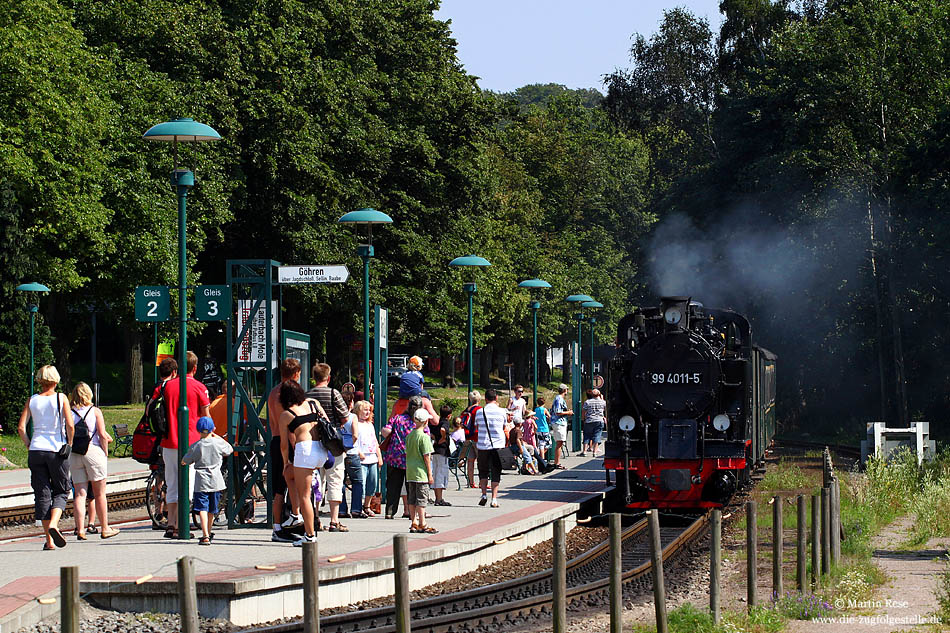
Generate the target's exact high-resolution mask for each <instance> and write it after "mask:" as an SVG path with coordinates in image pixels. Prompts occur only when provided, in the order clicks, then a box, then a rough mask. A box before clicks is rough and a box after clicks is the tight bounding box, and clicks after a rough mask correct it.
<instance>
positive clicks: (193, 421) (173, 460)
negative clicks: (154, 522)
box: [162, 352, 211, 538]
mask: <svg viewBox="0 0 950 633" xmlns="http://www.w3.org/2000/svg"><path fill="white" fill-rule="evenodd" d="M186 357H187V359H188V375H187V378H186V381H187V382H186V384H187V391H188V400H187V404H188V445H189V446H191V445H192V444H194V443H195V442H197V441H198V440H199V439H201V435H199V433H198V427H197V424H198V418H200V417H203V416H206V415H208V413H209V411H210V408H211V400H210V399H209V398H208V388H207V387H205V386H204V385H203V384H202V383H200V382H198V381H197V380H195V371H196V370H197V369H198V357H197V356H196V355H195V354H194V352H188V353H187V354H186ZM180 389H181V387H180V381H179V380H169V381H168V382H167V383H166V384H165V406H166V407H167V409H166V411H165V414H166V415H167V416H168V437H166V438H165V439H164V440H162V458H163V459H164V460H165V485H166V492H165V501H166V502H167V506H168V529H167V530H165V538H177V537H178V459H179V458H178V406H179V399H178V398H179V393H180ZM194 485H195V467H194V466H189V467H188V498H189V499H190V498H191V497H192V493H193V490H194Z"/></svg>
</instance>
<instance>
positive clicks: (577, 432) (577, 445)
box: [564, 294, 594, 452]
mask: <svg viewBox="0 0 950 633" xmlns="http://www.w3.org/2000/svg"><path fill="white" fill-rule="evenodd" d="M564 300H565V301H567V302H568V303H576V304H578V305H579V306H581V305H583V303H584V302H585V301H593V300H594V298H593V297H591V296H590V295H580V294H577V295H570V296H568V297H565V299H564ZM583 324H584V313H583V312H578V313H577V354H571V371H572V373H571V382H572V383H573V384H572V385H571V387H572V389H571V410H572V411H573V412H574V419H573V424H572V425H571V450H573V451H575V452H576V451H580V450H581V413H580V411H581V375H580V371H581V362H580V353H581V327H583ZM575 359H576V360H575ZM574 385H577V388H576V389H574V388H573V387H574Z"/></svg>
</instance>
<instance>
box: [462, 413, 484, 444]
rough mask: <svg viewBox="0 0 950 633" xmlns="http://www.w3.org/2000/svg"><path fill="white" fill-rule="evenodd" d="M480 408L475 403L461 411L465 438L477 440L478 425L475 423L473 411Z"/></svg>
mask: <svg viewBox="0 0 950 633" xmlns="http://www.w3.org/2000/svg"><path fill="white" fill-rule="evenodd" d="M479 409H481V407H480V406H478V405H477V404H473V405H472V406H470V407H469V408H467V409H465V411H464V412H462V416H461V417H462V430H464V431H465V439H467V440H472V441H473V442H475V441H478V425H477V424H476V423H475V413H477V412H478V410H479Z"/></svg>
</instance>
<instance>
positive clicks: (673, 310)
mask: <svg viewBox="0 0 950 633" xmlns="http://www.w3.org/2000/svg"><path fill="white" fill-rule="evenodd" d="M663 318H664V319H665V320H666V322H667V323H669V324H670V325H677V324H678V323H679V322H680V321H681V320H682V319H683V312H682V311H681V310H680V309H679V306H670V307H669V308H667V309H666V312H664V313H663Z"/></svg>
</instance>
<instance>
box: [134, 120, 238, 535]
mask: <svg viewBox="0 0 950 633" xmlns="http://www.w3.org/2000/svg"><path fill="white" fill-rule="evenodd" d="M142 138H144V139H145V140H147V141H171V142H172V152H173V156H174V169H173V170H172V175H171V182H172V186H173V187H174V188H175V190H176V191H177V193H178V317H179V326H178V421H179V424H178V462H179V464H180V463H181V459H182V458H183V457H184V456H185V453H186V452H187V451H188V444H189V442H188V427H189V424H188V382H187V374H188V372H187V368H188V357H187V355H186V354H187V351H188V301H187V299H188V297H187V290H188V274H187V273H188V252H187V251H186V250H185V231H186V222H187V219H188V189H189V188H191V187H193V186H194V184H195V175H194V174H193V173H192V172H191V171H190V170H188V169H179V167H178V143H179V142H181V143H201V142H207V141H218V140H221V135H220V134H218V133H217V132H216V131H215V130H214V128H212V127H210V126H207V125H205V124H203V123H198V122H197V121H195V120H193V119H187V118H182V119H175V120H173V121H166V122H165V123H159V124H158V125H153V126H152V127H150V128H149V129H148V130H147V131H146V132H145V134H143V135H142ZM182 421H184V423H182ZM190 506H191V499H190V498H189V497H188V467H187V466H179V470H178V535H179V537H180V538H181V539H190V538H191V519H190V515H191V508H190Z"/></svg>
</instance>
